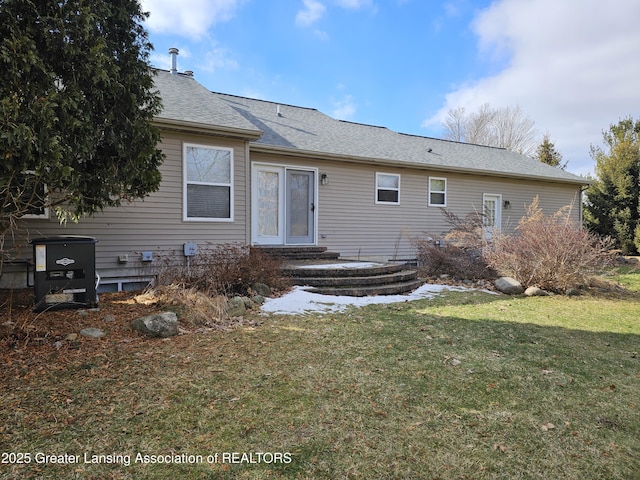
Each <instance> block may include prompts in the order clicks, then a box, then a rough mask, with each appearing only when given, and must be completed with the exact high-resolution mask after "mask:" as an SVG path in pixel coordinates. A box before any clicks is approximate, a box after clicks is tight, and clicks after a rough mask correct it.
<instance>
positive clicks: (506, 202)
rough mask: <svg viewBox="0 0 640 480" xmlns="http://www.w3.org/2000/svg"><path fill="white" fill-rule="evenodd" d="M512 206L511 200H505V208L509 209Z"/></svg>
mask: <svg viewBox="0 0 640 480" xmlns="http://www.w3.org/2000/svg"><path fill="white" fill-rule="evenodd" d="M510 208H511V202H510V201H509V200H505V201H504V209H505V210H509V209H510Z"/></svg>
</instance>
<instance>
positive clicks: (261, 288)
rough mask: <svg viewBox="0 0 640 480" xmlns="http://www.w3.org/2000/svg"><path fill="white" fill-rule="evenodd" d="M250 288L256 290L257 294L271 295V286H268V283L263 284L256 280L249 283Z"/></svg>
mask: <svg viewBox="0 0 640 480" xmlns="http://www.w3.org/2000/svg"><path fill="white" fill-rule="evenodd" d="M251 289H252V290H253V291H254V292H256V294H257V295H262V296H263V297H268V296H269V295H271V288H269V285H265V284H264V283H260V282H256V283H254V284H253V285H251Z"/></svg>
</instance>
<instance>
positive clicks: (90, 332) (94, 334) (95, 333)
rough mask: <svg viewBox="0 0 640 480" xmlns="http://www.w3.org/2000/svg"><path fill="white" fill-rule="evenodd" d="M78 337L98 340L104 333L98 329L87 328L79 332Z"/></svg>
mask: <svg viewBox="0 0 640 480" xmlns="http://www.w3.org/2000/svg"><path fill="white" fill-rule="evenodd" d="M80 335H82V336H83V337H91V338H100V337H104V336H105V335H106V333H105V332H104V331H103V330H100V329H99V328H93V327H89V328H83V329H82V330H80Z"/></svg>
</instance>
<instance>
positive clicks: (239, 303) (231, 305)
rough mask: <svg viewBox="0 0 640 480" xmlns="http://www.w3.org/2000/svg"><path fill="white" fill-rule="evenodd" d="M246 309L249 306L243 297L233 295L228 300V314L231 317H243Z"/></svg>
mask: <svg viewBox="0 0 640 480" xmlns="http://www.w3.org/2000/svg"><path fill="white" fill-rule="evenodd" d="M246 311H247V306H246V304H245V302H244V299H243V298H242V297H233V298H230V299H229V301H228V302H227V315H229V316H230V317H241V316H242V315H244V314H245V313H246Z"/></svg>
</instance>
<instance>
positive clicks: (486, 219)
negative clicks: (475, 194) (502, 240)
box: [482, 193, 502, 239]
mask: <svg viewBox="0 0 640 480" xmlns="http://www.w3.org/2000/svg"><path fill="white" fill-rule="evenodd" d="M482 205H483V212H482V213H483V224H484V236H485V238H487V239H491V238H493V235H494V233H495V232H496V231H500V228H501V225H502V195H495V194H490V193H485V194H484V195H483V196H482Z"/></svg>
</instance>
